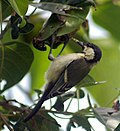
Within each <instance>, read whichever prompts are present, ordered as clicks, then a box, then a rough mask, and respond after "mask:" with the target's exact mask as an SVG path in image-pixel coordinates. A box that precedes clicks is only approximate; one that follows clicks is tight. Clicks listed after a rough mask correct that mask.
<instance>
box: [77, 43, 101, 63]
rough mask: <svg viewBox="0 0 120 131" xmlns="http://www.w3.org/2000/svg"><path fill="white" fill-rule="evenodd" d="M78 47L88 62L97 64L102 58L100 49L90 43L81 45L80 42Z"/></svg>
mask: <svg viewBox="0 0 120 131" xmlns="http://www.w3.org/2000/svg"><path fill="white" fill-rule="evenodd" d="M79 45H80V46H81V47H82V49H83V51H82V52H83V53H84V54H85V59H86V60H87V61H88V62H93V63H94V62H98V61H100V59H101V57H102V52H101V50H100V48H99V47H98V46H96V45H94V44H92V43H83V42H80V43H79Z"/></svg>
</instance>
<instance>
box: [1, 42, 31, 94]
mask: <svg viewBox="0 0 120 131" xmlns="http://www.w3.org/2000/svg"><path fill="white" fill-rule="evenodd" d="M32 61H33V53H32V50H31V49H30V47H29V46H28V45H27V44H24V43H22V42H17V41H12V42H8V43H4V44H1V45H0V80H5V81H6V82H7V83H6V85H5V86H4V88H3V89H2V90H1V91H0V93H2V92H3V91H5V90H7V89H8V88H10V87H12V86H14V85H15V84H17V83H18V82H19V81H20V80H21V79H22V78H23V77H24V76H25V74H26V73H27V72H28V70H29V68H30V66H31V64H32Z"/></svg>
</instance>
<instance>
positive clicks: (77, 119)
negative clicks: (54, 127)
mask: <svg viewBox="0 0 120 131" xmlns="http://www.w3.org/2000/svg"><path fill="white" fill-rule="evenodd" d="M75 123H76V124H77V126H76V125H75ZM70 126H72V127H74V128H77V127H80V126H82V127H83V128H84V129H85V130H86V131H91V125H90V123H89V121H88V119H87V118H86V117H85V116H82V115H74V116H73V117H72V118H71V119H70V122H69V123H68V126H67V131H70V129H71V127H70Z"/></svg>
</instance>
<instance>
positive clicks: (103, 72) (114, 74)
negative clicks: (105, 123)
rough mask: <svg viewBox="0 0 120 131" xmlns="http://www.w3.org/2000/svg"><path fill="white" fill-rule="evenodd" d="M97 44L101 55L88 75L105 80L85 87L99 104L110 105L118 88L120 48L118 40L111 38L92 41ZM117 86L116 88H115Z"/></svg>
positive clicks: (119, 84) (119, 86)
mask: <svg viewBox="0 0 120 131" xmlns="http://www.w3.org/2000/svg"><path fill="white" fill-rule="evenodd" d="M93 43H95V44H97V45H98V46H99V47H100V48H101V50H102V52H103V56H102V59H101V61H100V62H99V63H98V64H97V65H96V66H95V67H94V68H93V69H92V70H91V72H90V75H91V76H93V77H94V78H95V80H97V81H106V83H104V84H100V85H97V86H94V88H87V90H88V91H89V92H90V93H91V94H92V96H93V97H94V98H95V100H96V101H97V102H98V103H99V105H100V106H104V107H106V106H112V104H113V101H114V99H116V96H118V94H119V88H120V83H119V81H120V79H119V78H120V70H119V68H120V50H119V44H117V43H118V41H114V40H112V39H111V38H107V39H101V40H96V41H93ZM117 88H118V89H117Z"/></svg>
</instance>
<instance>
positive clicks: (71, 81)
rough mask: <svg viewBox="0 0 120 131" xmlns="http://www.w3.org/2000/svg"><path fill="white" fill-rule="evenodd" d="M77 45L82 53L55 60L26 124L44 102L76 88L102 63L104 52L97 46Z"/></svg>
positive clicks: (86, 43)
mask: <svg viewBox="0 0 120 131" xmlns="http://www.w3.org/2000/svg"><path fill="white" fill-rule="evenodd" d="M77 43H78V45H80V46H81V48H82V51H81V52H80V53H70V54H66V55H63V56H62V55H61V56H58V57H56V58H54V59H53V61H52V63H51V65H50V67H49V69H48V71H47V73H46V79H47V83H46V85H45V90H44V92H43V95H42V97H41V98H40V100H39V101H38V103H37V104H36V105H35V107H34V108H33V109H32V111H31V113H30V114H28V115H27V116H26V117H25V118H24V120H23V121H24V122H27V121H29V120H30V119H31V118H32V117H33V116H34V115H35V114H36V113H37V112H38V111H39V109H40V108H41V106H42V104H43V103H44V101H46V100H48V99H50V98H53V97H55V96H58V95H62V94H63V93H65V92H66V91H68V90H69V89H71V88H72V87H73V86H76V85H77V84H78V83H79V82H80V81H81V80H83V79H84V78H85V76H87V75H88V73H89V72H90V70H91V69H92V68H93V67H94V65H96V64H97V63H98V62H99V61H100V59H101V57H102V51H101V49H100V48H99V47H98V46H97V45H95V44H93V43H89V42H80V41H77Z"/></svg>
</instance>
